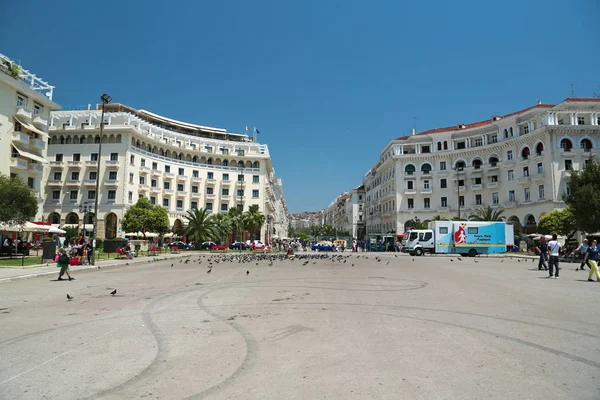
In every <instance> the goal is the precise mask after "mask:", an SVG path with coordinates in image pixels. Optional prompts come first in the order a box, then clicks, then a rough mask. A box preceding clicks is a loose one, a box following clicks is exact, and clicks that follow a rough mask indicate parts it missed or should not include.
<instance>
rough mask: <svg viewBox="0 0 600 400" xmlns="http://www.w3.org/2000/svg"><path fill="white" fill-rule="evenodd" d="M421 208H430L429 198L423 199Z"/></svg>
mask: <svg viewBox="0 0 600 400" xmlns="http://www.w3.org/2000/svg"><path fill="white" fill-rule="evenodd" d="M423 208H431V199H430V198H429V197H426V198H424V199H423Z"/></svg>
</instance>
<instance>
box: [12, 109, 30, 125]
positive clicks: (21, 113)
mask: <svg viewBox="0 0 600 400" xmlns="http://www.w3.org/2000/svg"><path fill="white" fill-rule="evenodd" d="M15 116H16V117H19V118H23V119H24V120H26V121H27V122H30V121H31V117H32V116H33V112H32V111H31V110H30V109H29V108H27V107H25V106H17V111H16V112H15Z"/></svg>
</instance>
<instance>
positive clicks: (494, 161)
mask: <svg viewBox="0 0 600 400" xmlns="http://www.w3.org/2000/svg"><path fill="white" fill-rule="evenodd" d="M489 163H490V165H491V166H492V167H495V166H496V165H497V164H498V157H496V156H491V157H490V159H489Z"/></svg>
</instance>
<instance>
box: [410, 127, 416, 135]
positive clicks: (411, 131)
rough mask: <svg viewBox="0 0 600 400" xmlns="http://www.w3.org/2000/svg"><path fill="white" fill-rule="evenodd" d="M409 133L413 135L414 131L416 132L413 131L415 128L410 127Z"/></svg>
mask: <svg viewBox="0 0 600 400" xmlns="http://www.w3.org/2000/svg"><path fill="white" fill-rule="evenodd" d="M410 133H411V134H412V135H413V136H415V133H416V131H415V128H412V129H411V130H410Z"/></svg>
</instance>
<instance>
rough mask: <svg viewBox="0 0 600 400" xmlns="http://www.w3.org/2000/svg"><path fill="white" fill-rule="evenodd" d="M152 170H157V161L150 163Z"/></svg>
mask: <svg viewBox="0 0 600 400" xmlns="http://www.w3.org/2000/svg"><path fill="white" fill-rule="evenodd" d="M152 170H154V171H158V163H155V162H153V163H152Z"/></svg>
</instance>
